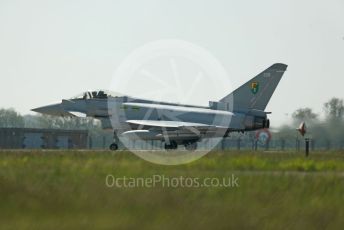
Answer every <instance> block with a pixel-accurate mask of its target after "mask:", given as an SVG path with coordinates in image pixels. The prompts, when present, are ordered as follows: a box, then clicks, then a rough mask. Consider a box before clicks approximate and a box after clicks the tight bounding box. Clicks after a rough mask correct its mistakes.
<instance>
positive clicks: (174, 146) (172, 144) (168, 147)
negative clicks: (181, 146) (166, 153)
mask: <svg viewBox="0 0 344 230" xmlns="http://www.w3.org/2000/svg"><path fill="white" fill-rule="evenodd" d="M177 148H178V145H177V142H175V141H170V144H167V143H165V149H166V150H172V149H177Z"/></svg>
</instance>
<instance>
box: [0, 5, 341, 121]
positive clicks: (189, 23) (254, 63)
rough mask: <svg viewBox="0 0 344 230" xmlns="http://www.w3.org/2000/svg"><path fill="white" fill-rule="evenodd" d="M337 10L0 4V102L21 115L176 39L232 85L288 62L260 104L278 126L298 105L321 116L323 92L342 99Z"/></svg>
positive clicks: (103, 84) (98, 84)
mask: <svg viewBox="0 0 344 230" xmlns="http://www.w3.org/2000/svg"><path fill="white" fill-rule="evenodd" d="M343 12H344V1H343V0H330V1H316V0H307V1H297V0H289V1H276V0H270V1H267V0H262V1H229V0H173V1H172V0H170V1H167V0H155V1H146V0H136V1H130V0H123V1H115V0H114V1H86V0H80V1H70V0H68V1H62V0H59V1H47V0H42V1H35V0H32V1H25V0H23V1H17V0H0V79H1V84H0V107H5V108H8V107H13V108H15V109H16V110H18V111H19V112H21V113H23V114H26V113H30V109H31V108H34V107H38V106H42V105H46V104H49V103H51V102H55V101H58V100H60V99H62V98H69V97H71V96H73V95H75V94H78V93H79V92H82V91H85V90H87V89H93V88H98V89H99V88H109V85H110V83H111V81H112V77H113V74H114V72H115V71H116V68H117V67H118V66H119V64H120V63H121V61H122V60H123V59H124V58H125V57H127V55H129V54H130V53H131V52H132V51H133V50H135V49H136V48H138V47H140V46H142V45H144V44H146V43H148V42H152V41H155V40H159V39H181V40H185V41H187V42H191V43H194V44H196V45H198V46H200V47H203V48H204V49H206V50H208V51H209V52H210V53H211V54H212V55H213V56H214V57H216V58H217V59H218V60H219V61H220V62H221V63H222V65H223V66H224V68H225V69H226V71H227V73H228V75H229V76H230V78H231V79H230V81H231V82H232V84H233V86H232V87H233V88H235V87H237V86H240V85H241V84H242V83H244V82H246V81H247V80H249V79H250V78H252V77H253V76H254V75H255V74H257V73H259V72H261V71H262V70H264V69H265V68H267V67H268V66H270V65H271V64H273V63H275V62H283V63H286V64H288V66H289V67H288V71H287V72H286V73H285V75H284V77H283V79H282V80H281V82H280V85H279V86H278V88H277V90H276V91H275V94H274V95H273V97H272V100H271V101H270V104H269V105H268V108H267V110H268V111H272V112H273V113H272V115H271V116H270V117H271V120H272V121H271V122H272V124H273V125H279V124H281V123H282V122H285V121H287V120H288V119H289V118H290V115H291V113H292V112H293V111H294V110H295V109H297V108H299V107H306V106H307V107H311V108H313V109H314V110H315V111H316V112H319V113H320V112H322V105H323V103H324V102H325V101H327V100H328V99H330V98H331V97H340V98H344V90H343V86H344V71H343V67H344V13H343ZM147 82H149V80H148V79H147ZM202 92H204V89H199V90H198V91H197V90H196V91H195V95H196V96H197V94H200V93H202ZM122 93H126V92H125V89H124V92H122ZM206 93H207V94H209V98H211V99H213V97H214V95H216V93H215V92H206ZM228 93H229V92H228ZM212 94H213V95H212ZM203 95H204V93H203ZM223 96H225V95H223ZM219 99H220V98H219ZM171 100H172V101H173V98H171Z"/></svg>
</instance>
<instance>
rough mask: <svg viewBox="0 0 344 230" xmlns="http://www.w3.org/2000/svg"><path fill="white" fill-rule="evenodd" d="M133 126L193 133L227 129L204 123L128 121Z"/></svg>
mask: <svg viewBox="0 0 344 230" xmlns="http://www.w3.org/2000/svg"><path fill="white" fill-rule="evenodd" d="M127 123H128V124H129V125H132V126H136V127H138V129H143V128H167V129H186V130H190V131H192V132H198V131H203V130H211V129H227V127H224V126H215V125H208V124H203V123H193V122H183V121H155V120H127Z"/></svg>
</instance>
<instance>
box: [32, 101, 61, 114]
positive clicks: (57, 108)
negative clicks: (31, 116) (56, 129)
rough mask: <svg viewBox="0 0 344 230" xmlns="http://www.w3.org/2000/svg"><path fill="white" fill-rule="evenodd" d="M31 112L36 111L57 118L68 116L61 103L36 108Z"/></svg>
mask: <svg viewBox="0 0 344 230" xmlns="http://www.w3.org/2000/svg"><path fill="white" fill-rule="evenodd" d="M31 111H34V112H37V113H42V114H47V115H56V116H61V115H66V114H67V112H66V111H65V110H64V109H63V107H62V105H61V104H59V103H58V104H52V105H47V106H42V107H38V108H34V109H31Z"/></svg>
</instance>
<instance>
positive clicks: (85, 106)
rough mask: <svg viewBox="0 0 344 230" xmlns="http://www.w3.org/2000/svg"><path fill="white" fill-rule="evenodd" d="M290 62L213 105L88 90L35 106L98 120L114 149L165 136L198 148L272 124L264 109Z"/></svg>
mask: <svg viewBox="0 0 344 230" xmlns="http://www.w3.org/2000/svg"><path fill="white" fill-rule="evenodd" d="M286 69H287V65H285V64H282V63H276V64H273V65H272V66H270V67H269V68H267V69H266V70H264V71H263V72H261V73H260V74H258V75H257V76H255V77H254V78H252V79H251V80H249V81H247V82H246V83H245V84H243V85H241V86H240V87H239V88H237V89H236V90H234V91H233V92H231V93H230V94H228V95H226V96H225V97H223V98H222V99H220V100H219V101H210V102H209V106H194V105H185V104H178V103H167V102H161V101H154V100H146V99H140V98H135V97H131V96H127V95H121V94H114V93H110V92H107V91H104V90H99V91H87V92H84V93H82V94H81V95H80V96H77V97H74V98H71V99H63V100H62V102H61V103H58V104H51V105H48V106H43V107H39V108H35V109H32V110H33V111H35V112H38V113H42V114H48V115H57V116H79V114H80V113H81V114H84V115H85V116H87V117H93V118H95V119H99V120H100V121H101V123H102V127H103V128H104V129H109V128H110V129H112V130H114V142H113V143H112V144H111V145H110V149H111V150H117V149H118V143H119V139H118V137H119V136H120V137H126V138H129V139H132V140H136V139H139V140H160V141H162V142H164V147H165V149H166V150H171V149H177V148H178V145H184V146H185V148H186V149H187V150H195V149H196V148H197V143H198V142H200V141H202V140H203V139H206V138H219V137H226V136H228V135H229V134H230V133H231V132H246V131H253V130H258V129H262V128H269V126H270V121H269V119H268V118H267V114H269V113H270V112H266V111H265V108H266V106H267V104H268V102H269V100H270V98H271V96H272V94H273V93H274V91H275V89H276V87H277V85H278V83H279V81H280V80H281V78H282V76H283V74H284V72H285V71H286Z"/></svg>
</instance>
